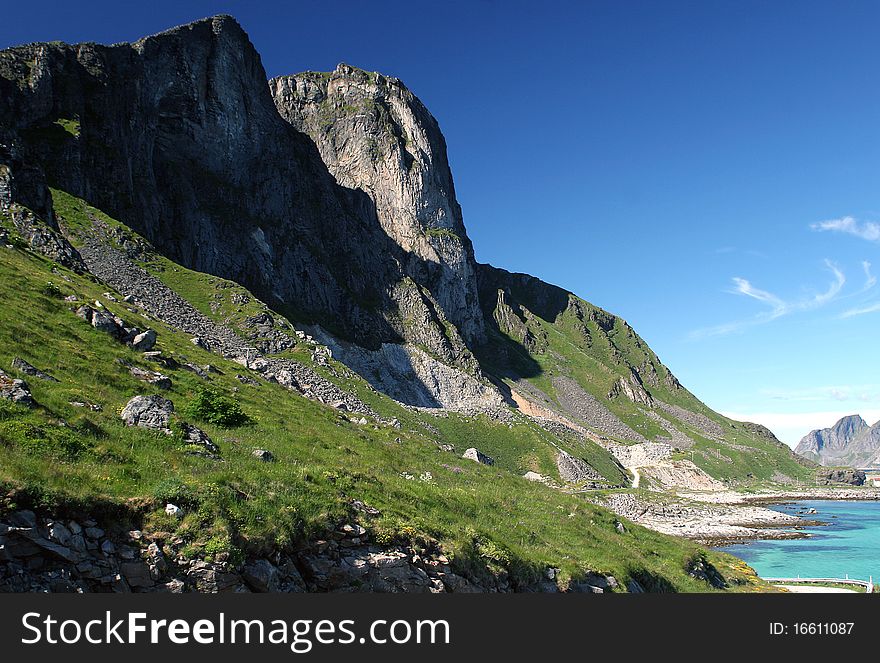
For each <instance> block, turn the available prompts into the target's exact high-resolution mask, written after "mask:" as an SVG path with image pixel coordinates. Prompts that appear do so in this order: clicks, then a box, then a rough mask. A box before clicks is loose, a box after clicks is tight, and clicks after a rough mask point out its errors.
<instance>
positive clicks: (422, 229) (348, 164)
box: [269, 64, 484, 342]
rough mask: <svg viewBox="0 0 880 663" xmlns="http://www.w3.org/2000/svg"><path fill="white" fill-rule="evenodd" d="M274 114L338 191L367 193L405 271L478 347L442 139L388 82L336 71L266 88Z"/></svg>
mask: <svg viewBox="0 0 880 663" xmlns="http://www.w3.org/2000/svg"><path fill="white" fill-rule="evenodd" d="M269 87H270V89H271V91H272V95H273V97H274V99H275V104H276V106H277V107H278V111H279V113H280V114H281V115H282V117H284V118H285V119H286V120H288V121H289V122H290V123H291V124H292V125H293V126H294V127H296V128H297V129H299V130H300V131H302V132H304V133H306V134H308V135H309V136H310V137H311V138H312V140H314V141H315V144H316V145H317V147H318V150H319V151H320V153H321V157H322V158H323V160H324V163H326V164H327V167H328V168H329V170H330V172H331V173H333V176H334V177H335V178H336V180H337V181H338V182H339V183H340V184H341V185H342V186H345V187H349V188H351V189H359V190H361V191H364V192H366V193H367V194H368V195H369V196H370V199H371V200H372V201H373V202H374V204H375V206H376V213H377V216H378V218H379V222H380V223H381V224H382V228H383V229H384V230H385V232H386V233H387V234H388V236H389V237H390V238H391V239H392V240H394V241H395V242H396V243H397V244H398V245H399V246H400V248H401V249H402V250H403V251H404V254H405V255H406V256H407V260H406V262H405V263H404V264H403V269H404V271H405V272H406V274H407V275H408V276H409V277H411V278H412V279H413V280H414V281H415V282H416V283H417V284H418V285H419V286H421V287H423V288H426V289H427V291H428V292H430V294H431V296H432V298H433V299H434V301H435V302H436V305H437V308H438V311H439V312H440V314H441V315H442V316H443V317H445V319H446V320H448V321H449V322H451V323H452V324H453V325H455V327H456V332H457V333H460V334H461V336H463V337H464V339H465V340H466V341H468V342H480V341H482V340H483V339H484V329H483V319H482V315H481V313H480V309H479V303H478V300H477V292H476V278H475V263H474V256H473V248H472V246H471V242H470V240H469V239H468V236H467V233H466V232H465V227H464V223H463V221H462V215H461V208H460V206H459V204H458V201H456V199H455V188H454V185H453V182H452V173H451V172H450V170H449V162H448V159H447V155H446V141H445V140H444V138H443V134H442V133H441V132H440V127H439V126H438V124H437V121H436V120H435V119H434V117H433V116H432V115H431V114H430V113H429V112H428V110H427V109H426V108H425V107H424V105H422V103H421V102H420V101H419V100H418V99H417V98H416V97H415V96H414V95H413V94H412V92H410V91H409V90H408V89H407V88H406V87H405V86H404V85H403V84H402V83H401V82H400V81H399V80H397V79H396V78H389V77H386V76H383V75H381V74H379V73H368V72H366V71H362V70H360V69H357V68H355V67H351V66H348V65H345V64H340V65H339V66H338V67H337V68H336V70H335V71H333V72H331V73H329V74H324V73H313V72H307V73H303V74H297V75H295V76H281V77H279V78H275V79H272V80H271V81H269Z"/></svg>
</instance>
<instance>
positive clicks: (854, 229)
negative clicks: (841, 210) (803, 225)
mask: <svg viewBox="0 0 880 663" xmlns="http://www.w3.org/2000/svg"><path fill="white" fill-rule="evenodd" d="M810 228H812V229H813V230H818V231H831V232H840V233H846V234H848V235H855V236H856V237H861V238H862V239H865V240H868V241H869V242H877V241H880V223H875V222H873V221H865V222H859V221H858V220H856V219H855V218H854V217H851V216H844V217H841V218H839V219H829V220H828V221H820V222H819V223H813V224H811V225H810Z"/></svg>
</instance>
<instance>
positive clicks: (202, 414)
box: [184, 387, 251, 428]
mask: <svg viewBox="0 0 880 663" xmlns="http://www.w3.org/2000/svg"><path fill="white" fill-rule="evenodd" d="M184 413H185V414H186V415H187V416H189V417H192V418H194V419H201V420H202V421H207V422H209V423H212V424H217V425H218V426H223V427H224V428H233V427H235V426H243V425H244V424H247V423H250V421H251V418H250V417H249V416H248V415H247V414H245V413H244V411H243V410H242V409H241V404H239V402H238V401H235V400H233V399H231V398H227V397H226V396H224V395H223V394H222V393H221V392H220V391H219V390H217V389H215V388H214V387H200V388H199V390H198V392H196V395H195V397H194V398H193V399H192V401H190V402H189V403H188V404H187V405H186V407H185V408H184Z"/></svg>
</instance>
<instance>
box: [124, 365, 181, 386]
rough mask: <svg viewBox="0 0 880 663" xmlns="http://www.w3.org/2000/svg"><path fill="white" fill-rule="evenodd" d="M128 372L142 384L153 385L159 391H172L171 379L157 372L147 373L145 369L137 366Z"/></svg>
mask: <svg viewBox="0 0 880 663" xmlns="http://www.w3.org/2000/svg"><path fill="white" fill-rule="evenodd" d="M128 370H129V372H130V373H131V374H132V376H133V377H135V378H137V379H138V380H141V381H142V382H146V383H147V384H151V385H153V386H154V387H157V388H159V389H171V378H169V377H168V376H167V375H163V374H162V373H157V372H156V371H145V370H144V369H142V368H138V367H137V366H132V367H130V368H129V369H128Z"/></svg>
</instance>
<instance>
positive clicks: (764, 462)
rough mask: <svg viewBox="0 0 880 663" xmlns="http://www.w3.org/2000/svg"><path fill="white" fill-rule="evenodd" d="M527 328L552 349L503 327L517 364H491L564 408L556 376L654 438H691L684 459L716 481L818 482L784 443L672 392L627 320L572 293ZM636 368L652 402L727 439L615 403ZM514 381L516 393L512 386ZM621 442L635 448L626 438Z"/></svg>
mask: <svg viewBox="0 0 880 663" xmlns="http://www.w3.org/2000/svg"><path fill="white" fill-rule="evenodd" d="M533 296H534V295H533V294H532V293H529V292H516V291H515V292H513V293H512V298H513V299H514V300H517V301H519V302H520V303H521V304H522V305H523V306H525V307H528V305H529V303H530V298H531V297H533ZM509 303H510V302H508V304H509ZM525 325H526V327H527V328H528V329H529V330H530V331H531V332H532V334H533V335H534V336H536V337H537V336H540V337H542V338H545V339H546V347H542V348H541V349H540V351H534V352H531V353H529V352H527V351H526V349H525V348H524V347H523V346H522V344H521V343H520V342H519V340H518V339H515V338H512V337H510V336H508V335H507V333H506V332H507V331H508V330H505V329H501V330H500V332H501V335H502V338H500V339H497V341H498V342H503V343H505V344H506V346H507V347H508V348H511V349H512V352H513V354H514V360H513V362H512V364H513V366H512V367H511V366H508V367H502V368H499V367H496V366H492V358H491V357H489V361H488V369H489V370H490V371H494V372H496V373H499V372H500V373H501V374H504V373H503V370H504V368H507V369H508V370H509V369H510V368H512V369H513V371H514V372H519V375H520V376H521V377H524V378H525V379H527V380H528V381H529V382H530V383H531V385H532V386H534V387H536V388H537V389H539V390H540V391H542V392H543V393H544V394H545V395H546V396H547V397H548V399H549V400H550V401H551V402H553V401H555V402H556V404H557V405H558V404H559V402H558V395H557V393H556V389H555V387H554V385H553V380H554V378H562V377H564V378H568V379H571V380H573V381H575V382H576V383H577V384H578V385H579V386H580V387H581V388H582V389H583V390H584V391H585V392H587V393H588V394H590V395H592V396H593V397H594V398H596V399H597V400H598V401H599V402H600V403H602V404H603V405H604V406H605V407H607V408H608V409H609V410H610V411H611V412H612V413H613V414H614V415H615V416H616V417H618V418H619V419H620V420H621V421H623V423H625V424H627V425H628V426H629V427H630V428H631V429H632V430H634V431H636V432H637V433H640V434H641V435H642V436H643V437H645V438H646V439H648V440H657V439H659V438H663V437H667V436H669V433H670V432H671V430H672V429H673V428H677V429H678V430H680V431H682V432H684V433H685V434H686V435H688V436H689V437H690V438H691V439H692V440H693V441H694V446H693V447H692V449H688V450H687V453H685V454H683V455H682V457H684V458H688V459H691V458H692V459H693V461H694V463H695V464H696V465H698V466H699V467H700V468H702V469H703V470H705V471H706V472H707V473H709V474H710V475H712V476H713V477H715V478H718V479H722V480H725V481H728V482H731V483H733V484H736V485H738V486H741V487H748V486H755V485H759V484H767V483H768V482H771V481H773V480H774V477H777V476H778V474H779V473H781V474H784V475H786V476H788V477H789V478H791V479H799V480H802V481H806V480H810V479H811V478H812V476H813V471H812V470H811V469H810V468H808V467H804V466H803V465H802V464H800V463H798V462H797V460H796V459H795V458H794V457H793V456H792V454H791V452H790V451H789V450H788V448H787V447H785V445H782V444H781V443H780V444H777V443H775V442H773V441H772V440H770V439H768V438H766V437H764V436H762V435H760V434H759V433H757V432H756V431H754V430H752V429H751V428H750V427H747V426H745V425H743V424H741V423H739V422H734V421H732V420H730V419H727V418H726V417H723V416H721V415H719V414H718V413H716V412H714V411H712V410H710V409H709V408H708V407H706V405H705V404H703V403H702V402H700V401H699V400H698V399H697V398H696V397H695V396H694V395H693V394H691V393H690V392H689V391H687V390H686V389H684V388H673V387H671V386H670V382H671V380H672V378H671V374H670V372H669V370H668V369H667V368H666V366H664V365H663V364H662V363H661V362H660V360H659V358H658V357H657V356H656V355H655V354H654V353H653V352H652V351H651V349H650V348H649V347H648V345H647V344H646V343H645V342H644V341H643V340H642V339H641V338H640V337H639V336H638V334H636V333H635V331H634V330H633V329H632V328H631V327H630V326H629V325H628V324H627V323H626V322H625V321H623V320H622V319H620V318H618V317H616V316H614V315H612V314H610V313H608V312H606V311H604V310H602V309H599V308H597V307H595V306H593V305H591V304H589V303H588V302H585V301H583V300H581V299H579V298H577V297H575V296H574V295H569V296H568V305H567V307H565V308H562V309H561V310H559V311H557V312H556V313H555V317H553V319H544V318H542V317H540V316H539V315H536V314H527V315H526V320H525ZM518 355H521V356H518ZM633 368H637V369H639V374H640V376H641V378H642V381H643V383H644V386H645V389H646V390H647V391H648V392H649V393H650V394H651V395H652V396H653V398H655V399H656V400H659V401H663V402H665V403H668V404H670V405H677V406H679V407H682V408H684V409H686V410H689V411H691V412H694V413H697V414H701V415H703V416H705V417H707V418H708V419H709V420H711V421H712V422H714V423H716V424H718V425H719V426H720V427H721V430H722V432H723V439H721V440H715V439H711V438H710V437H708V436H707V435H706V433H705V432H703V431H701V430H699V429H697V428H694V427H693V426H692V425H689V424H688V423H686V422H684V421H681V420H680V419H679V418H677V417H675V416H674V415H672V414H669V413H668V412H665V411H663V410H661V409H659V408H656V409H655V412H656V413H657V414H659V415H660V417H661V419H662V420H663V421H664V422H666V423H660V422H658V421H657V420H655V419H653V418H651V417H648V416H647V415H646V414H645V413H644V411H643V410H642V408H641V407H640V406H638V405H636V404H635V403H633V402H632V401H630V400H629V399H628V398H626V397H625V396H622V395H621V396H617V397H616V398H609V392H611V389H612V387H613V386H614V384H615V383H616V382H617V381H618V380H620V379H621V378H624V379H628V378H629V377H630V375H631V374H632V369H633ZM652 376H653V378H652ZM508 382H509V383H510V384H511V386H514V387H515V385H514V384H513V380H511V379H508ZM560 409H561V408H560ZM618 441H620V442H624V443H631V442H630V441H628V440H626V439H619V440H618ZM691 451H693V453H692V454H691Z"/></svg>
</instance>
